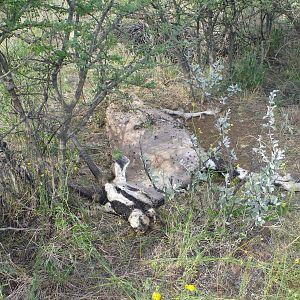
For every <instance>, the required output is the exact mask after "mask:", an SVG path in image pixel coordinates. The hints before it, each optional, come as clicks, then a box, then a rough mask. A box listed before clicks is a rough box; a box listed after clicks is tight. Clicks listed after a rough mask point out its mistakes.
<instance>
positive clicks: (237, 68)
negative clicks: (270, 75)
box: [232, 52, 266, 89]
mask: <svg viewBox="0 0 300 300" xmlns="http://www.w3.org/2000/svg"><path fill="white" fill-rule="evenodd" d="M265 72H266V67H265V65H263V64H261V62H260V61H259V60H258V58H257V56H256V54H255V53H250V52H248V53H246V54H245V55H244V56H242V57H241V58H239V59H237V61H236V63H235V65H234V66H233V70H232V81H233V82H238V83H240V85H241V86H242V88H243V89H254V88H256V87H257V86H258V85H260V84H261V83H262V81H263V80H264V76H265Z"/></svg>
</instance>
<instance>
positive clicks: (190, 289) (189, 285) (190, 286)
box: [184, 284, 196, 292]
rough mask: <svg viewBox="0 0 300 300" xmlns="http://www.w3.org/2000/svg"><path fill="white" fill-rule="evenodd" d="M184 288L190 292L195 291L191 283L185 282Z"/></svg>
mask: <svg viewBox="0 0 300 300" xmlns="http://www.w3.org/2000/svg"><path fill="white" fill-rule="evenodd" d="M184 288H185V289H186V290H188V291H190V292H195V291H196V287H195V286H194V285H193V284H185V285H184Z"/></svg>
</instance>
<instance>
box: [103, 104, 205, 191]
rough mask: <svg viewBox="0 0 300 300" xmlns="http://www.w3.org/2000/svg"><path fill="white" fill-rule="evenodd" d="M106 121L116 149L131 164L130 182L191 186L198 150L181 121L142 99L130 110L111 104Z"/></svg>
mask: <svg viewBox="0 0 300 300" xmlns="http://www.w3.org/2000/svg"><path fill="white" fill-rule="evenodd" d="M106 119H107V131H108V135H109V139H110V142H111V145H112V147H113V149H115V150H119V151H121V152H122V154H124V155H126V156H127V157H128V158H129V159H130V161H131V163H130V165H129V166H128V169H127V173H126V175H127V180H128V181H131V182H134V183H140V184H143V185H146V186H153V185H154V186H155V187H156V188H158V189H160V190H165V189H166V188H170V187H172V188H174V187H176V188H178V187H181V188H184V187H186V186H188V185H189V184H190V183H191V175H192V172H193V171H194V170H195V169H196V168H198V167H199V149H198V150H197V149H195V147H194V145H193V142H192V137H191V135H190V133H189V132H188V131H187V130H186V129H185V128H184V126H183V125H182V124H181V123H180V122H179V121H177V120H175V119H174V118H173V117H171V116H169V115H168V114H166V113H164V112H162V111H161V110H159V109H155V108H152V107H150V106H148V105H146V104H144V103H143V102H141V101H139V100H135V101H133V102H132V103H131V105H130V106H129V107H127V108H124V107H122V106H120V105H119V104H114V103H112V104H111V105H109V107H108V109H107V113H106ZM201 153H202V151H201ZM203 153H204V151H203Z"/></svg>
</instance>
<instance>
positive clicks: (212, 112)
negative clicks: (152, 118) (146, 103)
mask: <svg viewBox="0 0 300 300" xmlns="http://www.w3.org/2000/svg"><path fill="white" fill-rule="evenodd" d="M161 110H162V111H163V112H165V113H167V114H169V115H171V116H179V117H182V118H184V119H185V120H189V119H191V118H197V117H199V118H201V117H202V116H216V115H217V114H218V113H219V112H220V110H219V109H211V110H205V111H199V112H189V113H185V112H183V111H179V110H171V109H167V108H161Z"/></svg>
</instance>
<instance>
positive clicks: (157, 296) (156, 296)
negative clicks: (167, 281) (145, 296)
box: [152, 292, 161, 300]
mask: <svg viewBox="0 0 300 300" xmlns="http://www.w3.org/2000/svg"><path fill="white" fill-rule="evenodd" d="M160 299H161V294H160V293H159V292H153V294H152V300H160Z"/></svg>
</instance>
